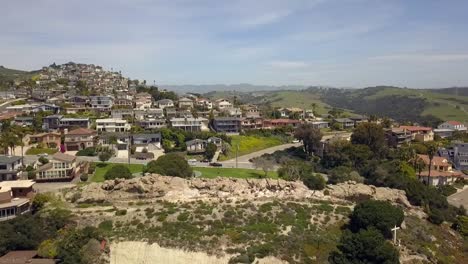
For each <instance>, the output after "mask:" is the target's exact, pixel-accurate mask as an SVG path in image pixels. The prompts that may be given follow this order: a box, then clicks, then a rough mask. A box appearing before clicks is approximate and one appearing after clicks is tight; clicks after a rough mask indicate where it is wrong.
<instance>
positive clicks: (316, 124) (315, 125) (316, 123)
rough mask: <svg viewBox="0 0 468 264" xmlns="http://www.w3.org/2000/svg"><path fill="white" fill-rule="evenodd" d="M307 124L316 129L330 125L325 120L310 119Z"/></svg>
mask: <svg viewBox="0 0 468 264" xmlns="http://www.w3.org/2000/svg"><path fill="white" fill-rule="evenodd" d="M309 124H311V125H312V127H313V128H318V129H324V128H329V127H330V123H328V122H326V121H312V122H310V123H309Z"/></svg>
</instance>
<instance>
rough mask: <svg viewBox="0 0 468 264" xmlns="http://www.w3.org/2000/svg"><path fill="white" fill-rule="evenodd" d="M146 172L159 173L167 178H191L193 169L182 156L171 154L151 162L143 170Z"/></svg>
mask: <svg viewBox="0 0 468 264" xmlns="http://www.w3.org/2000/svg"><path fill="white" fill-rule="evenodd" d="M143 171H144V172H149V173H158V174H161V175H167V176H176V177H182V178H189V177H191V176H192V173H193V171H192V167H190V165H189V164H188V163H187V161H186V160H185V159H184V157H182V156H181V155H178V154H176V153H169V154H166V155H164V156H160V157H159V158H158V159H157V160H153V161H150V162H149V163H148V165H146V166H145V168H144V169H143Z"/></svg>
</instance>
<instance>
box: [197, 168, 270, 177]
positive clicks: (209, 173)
mask: <svg viewBox="0 0 468 264" xmlns="http://www.w3.org/2000/svg"><path fill="white" fill-rule="evenodd" d="M193 169H194V170H195V171H199V172H201V173H202V175H201V177H202V178H210V179H211V178H216V177H218V176H220V177H228V178H240V179H250V178H255V179H258V178H261V177H263V176H264V173H263V171H260V170H251V169H235V168H202V167H196V168H193ZM268 177H269V178H273V179H276V178H278V174H277V173H276V172H275V171H271V172H268Z"/></svg>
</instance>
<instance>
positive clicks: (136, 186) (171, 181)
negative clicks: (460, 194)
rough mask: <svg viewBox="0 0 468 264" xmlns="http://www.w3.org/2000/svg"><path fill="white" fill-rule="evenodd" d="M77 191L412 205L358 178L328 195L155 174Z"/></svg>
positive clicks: (290, 185) (91, 198)
mask: <svg viewBox="0 0 468 264" xmlns="http://www.w3.org/2000/svg"><path fill="white" fill-rule="evenodd" d="M75 191H80V192H81V198H80V199H78V201H77V202H78V203H92V202H104V201H110V202H112V201H114V200H119V199H139V198H145V199H152V198H161V199H166V200H180V201H182V200H189V199H200V198H234V199H236V198H239V199H256V198H278V199H282V198H293V199H303V198H317V199H327V200H334V199H348V200H356V199H361V198H366V199H367V198H373V199H376V200H385V201H391V202H394V203H400V204H402V205H404V206H406V207H410V204H409V202H408V200H407V198H406V195H405V192H404V191H401V190H394V189H390V188H380V187H375V186H371V185H364V184H357V183H355V182H346V183H341V184H337V185H329V186H328V187H327V192H328V194H327V195H324V193H326V192H324V191H312V190H309V189H308V188H307V187H306V186H305V185H304V184H303V183H302V182H290V181H284V180H279V179H278V180H273V179H234V178H216V179H203V178H194V179H182V178H178V177H170V176H161V175H157V174H152V175H147V176H144V177H140V178H134V179H130V180H124V179H116V180H110V181H105V182H104V183H92V184H89V185H86V186H83V187H81V188H80V189H76V190H75ZM72 195H73V192H71V193H70V194H68V196H70V197H72Z"/></svg>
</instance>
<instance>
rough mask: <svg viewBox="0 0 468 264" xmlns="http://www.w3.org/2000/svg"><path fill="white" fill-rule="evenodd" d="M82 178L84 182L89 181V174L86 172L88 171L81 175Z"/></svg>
mask: <svg viewBox="0 0 468 264" xmlns="http://www.w3.org/2000/svg"><path fill="white" fill-rule="evenodd" d="M80 180H81V181H83V182H86V181H88V174H86V173H83V174H81V175H80Z"/></svg>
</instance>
